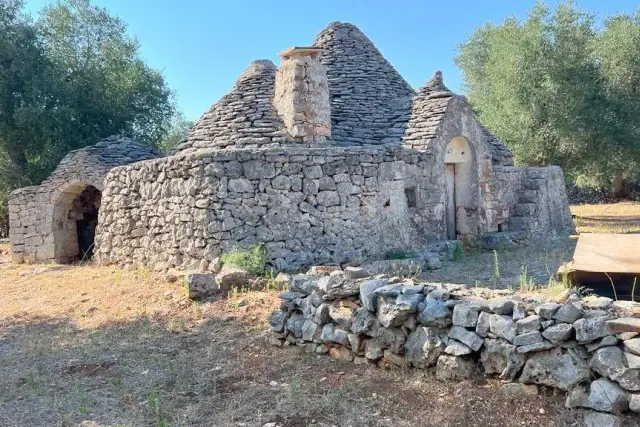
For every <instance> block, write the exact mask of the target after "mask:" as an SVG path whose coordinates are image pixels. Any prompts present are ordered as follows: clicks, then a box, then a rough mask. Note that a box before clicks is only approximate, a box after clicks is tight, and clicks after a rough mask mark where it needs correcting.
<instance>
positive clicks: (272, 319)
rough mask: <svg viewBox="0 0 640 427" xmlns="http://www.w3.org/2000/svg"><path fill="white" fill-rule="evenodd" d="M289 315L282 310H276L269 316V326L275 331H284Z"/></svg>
mask: <svg viewBox="0 0 640 427" xmlns="http://www.w3.org/2000/svg"><path fill="white" fill-rule="evenodd" d="M286 321H287V315H286V314H285V313H283V312H282V311H274V312H272V313H271V316H269V327H270V329H271V331H273V332H283V331H284V327H285V323H286Z"/></svg>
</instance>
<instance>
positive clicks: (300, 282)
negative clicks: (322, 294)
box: [276, 273, 319, 296]
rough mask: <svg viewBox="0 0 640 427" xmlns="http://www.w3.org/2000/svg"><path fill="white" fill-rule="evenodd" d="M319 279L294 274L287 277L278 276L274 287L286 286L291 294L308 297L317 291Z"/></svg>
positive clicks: (282, 274) (284, 275) (281, 274)
mask: <svg viewBox="0 0 640 427" xmlns="http://www.w3.org/2000/svg"><path fill="white" fill-rule="evenodd" d="M318 283H319V278H318V277H317V276H315V277H314V276H307V275H306V274H296V275H295V276H293V277H289V276H288V275H286V274H284V273H280V274H278V276H277V277H276V285H278V286H287V285H289V290H290V291H292V292H297V293H299V294H301V295H303V296H307V295H310V294H311V293H312V292H313V291H315V290H316V289H318Z"/></svg>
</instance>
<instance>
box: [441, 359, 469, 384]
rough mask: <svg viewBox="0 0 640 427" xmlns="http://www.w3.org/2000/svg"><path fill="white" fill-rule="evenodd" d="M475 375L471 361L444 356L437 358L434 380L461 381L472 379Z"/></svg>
mask: <svg viewBox="0 0 640 427" xmlns="http://www.w3.org/2000/svg"><path fill="white" fill-rule="evenodd" d="M476 373H477V369H476V365H475V363H474V362H473V361H472V360H467V359H464V358H462V357H457V356H445V355H442V356H440V357H439V358H438V363H437V366H436V378H437V379H438V380H440V381H451V380H453V381H461V380H465V379H469V378H472V377H473V376H474V375H476Z"/></svg>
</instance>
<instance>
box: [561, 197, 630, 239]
mask: <svg viewBox="0 0 640 427" xmlns="http://www.w3.org/2000/svg"><path fill="white" fill-rule="evenodd" d="M571 213H572V214H573V215H574V216H575V222H576V228H577V231H578V232H579V233H640V203H639V202H619V203H609V204H596V205H574V206H571Z"/></svg>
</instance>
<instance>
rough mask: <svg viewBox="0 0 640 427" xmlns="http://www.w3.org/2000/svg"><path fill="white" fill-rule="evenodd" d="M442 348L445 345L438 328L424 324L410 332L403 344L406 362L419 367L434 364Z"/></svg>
mask: <svg viewBox="0 0 640 427" xmlns="http://www.w3.org/2000/svg"><path fill="white" fill-rule="evenodd" d="M444 349H445V345H444V343H443V342H442V338H441V337H440V335H439V334H438V330H437V329H435V328H428V327H424V326H419V327H417V328H416V330H415V331H413V332H411V334H409V337H408V338H407V342H406V344H405V345H404V353H405V357H406V359H407V362H408V363H409V364H410V365H412V366H415V367H416V368H421V369H425V368H428V367H430V366H433V365H435V364H436V361H437V360H438V357H439V356H440V355H441V354H442V352H443V351H444Z"/></svg>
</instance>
